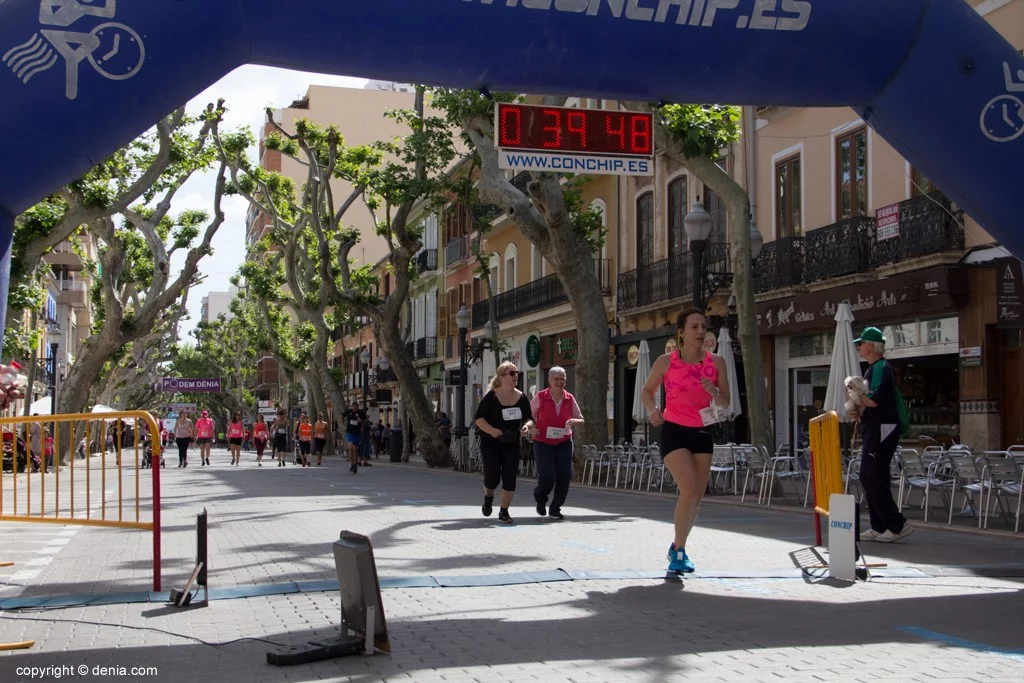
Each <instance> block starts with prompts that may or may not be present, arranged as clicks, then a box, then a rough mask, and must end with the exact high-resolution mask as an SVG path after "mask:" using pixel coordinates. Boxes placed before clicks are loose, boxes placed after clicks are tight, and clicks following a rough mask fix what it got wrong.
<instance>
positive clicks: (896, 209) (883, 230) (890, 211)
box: [875, 204, 900, 242]
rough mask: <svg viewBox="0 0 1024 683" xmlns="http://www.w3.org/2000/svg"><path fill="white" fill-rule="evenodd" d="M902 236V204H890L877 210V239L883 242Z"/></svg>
mask: <svg viewBox="0 0 1024 683" xmlns="http://www.w3.org/2000/svg"><path fill="white" fill-rule="evenodd" d="M899 236H900V205H899V204H890V205H889V206H883V207H882V208H880V209H877V210H876V211H875V241H876V242H882V241H884V240H891V239H894V238H896V237H899Z"/></svg>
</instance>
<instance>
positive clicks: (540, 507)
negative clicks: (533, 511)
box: [537, 503, 548, 517]
mask: <svg viewBox="0 0 1024 683" xmlns="http://www.w3.org/2000/svg"><path fill="white" fill-rule="evenodd" d="M537 514H538V515H540V516H541V517H543V516H544V515H546V514H548V509H547V507H545V505H544V503H537Z"/></svg>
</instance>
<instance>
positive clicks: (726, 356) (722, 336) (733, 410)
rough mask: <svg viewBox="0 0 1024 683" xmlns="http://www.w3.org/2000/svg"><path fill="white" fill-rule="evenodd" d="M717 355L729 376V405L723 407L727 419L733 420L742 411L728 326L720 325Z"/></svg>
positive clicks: (738, 382)
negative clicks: (723, 363)
mask: <svg viewBox="0 0 1024 683" xmlns="http://www.w3.org/2000/svg"><path fill="white" fill-rule="evenodd" d="M718 355H720V356H721V357H722V360H723V361H724V362H725V372H726V373H727V375H728V378H729V405H728V406H726V407H725V410H724V412H725V414H726V419H727V420H735V419H736V418H737V417H739V416H740V414H741V413H743V406H742V405H741V404H740V381H739V379H737V377H736V359H735V358H734V357H733V355H732V336H731V335H730V334H729V328H728V327H726V326H725V325H722V329H721V330H720V331H719V333H718Z"/></svg>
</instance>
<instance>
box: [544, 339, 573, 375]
mask: <svg viewBox="0 0 1024 683" xmlns="http://www.w3.org/2000/svg"><path fill="white" fill-rule="evenodd" d="M578 355H579V341H578V338H577V336H576V330H571V331H569V332H562V333H561V334H552V335H549V336H547V337H544V339H542V340H541V362H542V364H544V367H546V368H548V367H551V366H554V365H562V366H569V365H575V364H576V358H577V356H578Z"/></svg>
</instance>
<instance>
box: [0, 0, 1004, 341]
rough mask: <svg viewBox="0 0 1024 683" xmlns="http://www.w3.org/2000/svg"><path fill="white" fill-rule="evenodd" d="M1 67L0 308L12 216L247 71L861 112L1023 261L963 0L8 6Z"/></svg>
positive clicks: (992, 77)
mask: <svg viewBox="0 0 1024 683" xmlns="http://www.w3.org/2000/svg"><path fill="white" fill-rule="evenodd" d="M0 57H2V64H0V133H2V137H3V145H4V153H3V163H2V164H0V250H2V256H3V261H2V262H0V298H2V301H0V303H3V304H6V298H7V290H8V284H9V269H10V247H11V236H12V231H13V220H14V217H15V216H16V215H18V213H20V212H22V211H24V210H25V209H26V208H28V207H30V206H31V205H32V204H34V203H35V202H37V201H39V200H40V199H41V198H42V197H44V196H45V195H46V194H48V193H50V192H52V191H53V190H55V189H56V188H58V187H60V186H61V185H63V184H65V183H67V182H68V181H70V180H72V179H74V178H75V177H77V176H79V175H80V174H82V173H83V172H84V171H86V170H87V169H88V168H90V167H91V166H92V165H94V164H96V163H97V162H99V161H100V160H102V159H104V158H105V157H106V156H107V155H109V154H110V153H111V152H113V151H114V150H116V149H117V148H118V147H120V146H122V145H124V144H126V143H127V142H129V141H130V140H132V139H133V138H134V137H135V136H137V135H138V134H140V133H142V132H143V131H144V130H145V129H146V128H148V127H149V126H151V125H152V124H153V123H154V122H155V121H156V120H158V119H159V118H160V117H161V116H163V115H165V114H166V113H167V112H168V111H170V110H172V109H173V108H174V107H175V106H178V105H180V104H181V103H183V102H186V101H187V100H189V99H190V98H191V97H193V96H194V95H196V94H197V93H199V92H201V91H202V90H203V89H204V88H206V87H207V86H209V85H210V84H212V83H214V82H215V81H217V80H218V79H219V78H221V77H222V76H223V75H225V74H226V73H228V72H229V71H231V70H232V69H234V68H236V67H238V66H240V65H242V64H246V63H256V64H266V65H273V66H281V67H290V68H294V69H303V70H309V71H318V72H332V73H338V74H347V75H353V76H363V77H367V78H375V79H387V80H402V81H411V82H423V83H431V84H440V85H447V86H452V87H464V88H479V87H487V88H489V89H491V90H494V91H498V90H506V91H513V92H531V93H562V94H573V95H581V96H590V97H604V98H609V99H623V100H648V101H656V100H667V101H677V102H723V103H733V104H756V105H790V106H850V107H853V108H854V109H855V110H856V111H858V112H859V114H860V115H861V117H862V118H863V119H864V120H865V121H866V122H867V123H868V124H869V125H871V126H872V127H873V128H874V129H875V130H876V131H877V132H878V133H879V134H881V135H882V136H883V137H884V138H885V139H886V140H887V141H888V142H889V143H890V144H892V145H893V146H894V147H895V148H896V149H897V150H898V151H899V152H900V153H901V154H902V155H903V156H905V157H906V158H907V159H908V160H909V161H910V162H911V163H912V164H914V166H915V167H916V168H918V169H920V170H921V171H922V172H923V173H925V174H926V175H927V176H928V177H929V178H931V179H932V180H934V181H935V182H936V183H938V184H939V185H940V186H941V187H943V188H944V189H945V190H946V192H947V194H949V195H950V196H951V197H952V198H953V199H954V200H956V201H957V202H958V203H959V204H960V205H961V206H963V207H964V208H965V209H966V210H967V212H968V213H969V214H970V215H971V216H973V217H974V218H975V219H976V220H977V221H978V222H979V223H980V224H981V225H982V226H983V227H984V228H985V229H986V230H988V232H989V233H991V234H992V235H993V236H994V237H995V238H997V239H998V240H999V241H1000V242H1002V243H1003V244H1004V245H1005V246H1007V247H1008V248H1009V249H1010V250H1011V251H1012V252H1013V253H1015V254H1017V255H1024V235H1022V231H1021V221H1022V220H1024V219H1022V215H1024V172H1022V167H1024V100H1022V98H1024V58H1022V57H1021V56H1020V55H1019V54H1018V53H1017V52H1016V51H1015V50H1014V49H1013V48H1012V47H1011V46H1010V45H1009V44H1008V43H1007V42H1006V41H1005V40H1003V38H1002V37H1001V36H999V34H998V33H996V32H995V31H994V30H993V29H992V28H991V27H990V26H989V25H988V24H987V23H986V22H985V21H984V19H982V18H981V17H980V16H979V15H978V14H977V13H976V12H975V11H974V10H973V9H972V8H971V7H969V6H968V5H967V4H966V3H965V2H963V1H962V0H287V1H286V2H282V1H281V0H0ZM5 309H6V306H5V305H4V306H0V315H2V311H4V310H5ZM0 322H2V318H0Z"/></svg>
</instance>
